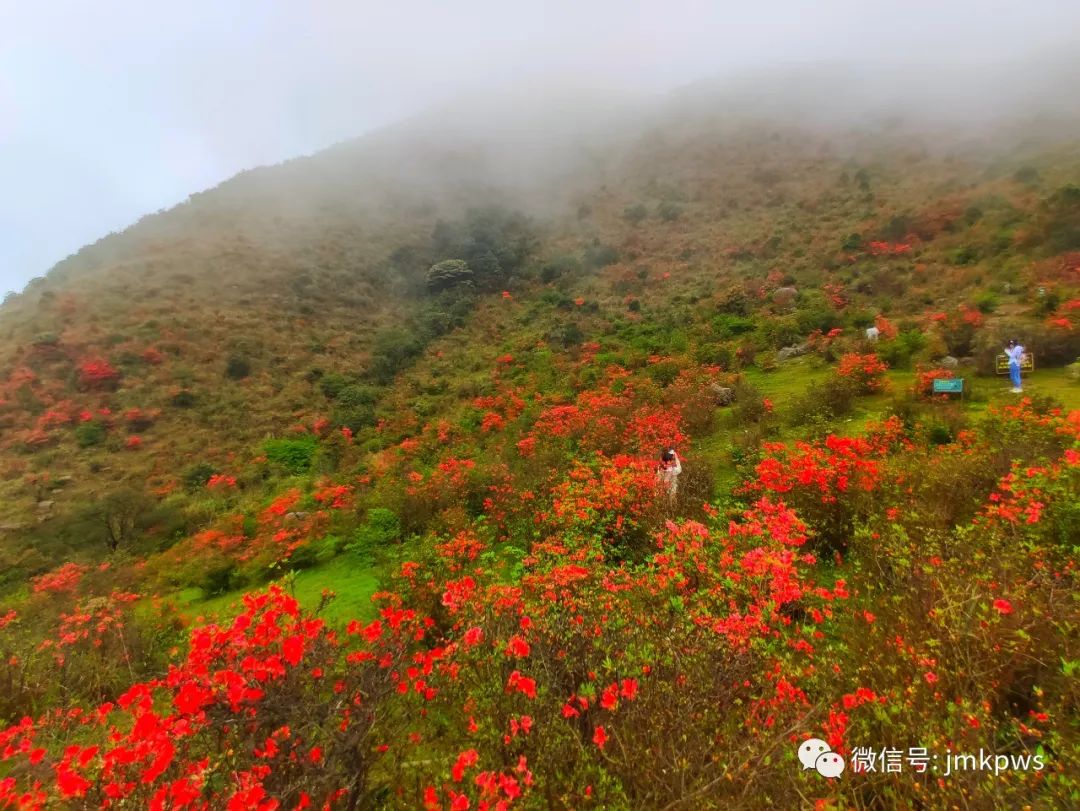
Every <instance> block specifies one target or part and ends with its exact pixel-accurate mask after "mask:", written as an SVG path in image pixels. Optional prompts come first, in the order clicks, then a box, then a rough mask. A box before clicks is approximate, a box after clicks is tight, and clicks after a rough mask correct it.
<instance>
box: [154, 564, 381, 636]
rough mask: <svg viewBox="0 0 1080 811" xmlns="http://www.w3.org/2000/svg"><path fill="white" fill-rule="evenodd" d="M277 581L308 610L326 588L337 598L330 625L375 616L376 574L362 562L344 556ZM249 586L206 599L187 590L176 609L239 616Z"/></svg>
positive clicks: (195, 613) (176, 597)
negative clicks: (373, 604) (241, 603)
mask: <svg viewBox="0 0 1080 811" xmlns="http://www.w3.org/2000/svg"><path fill="white" fill-rule="evenodd" d="M276 582H279V583H282V584H284V585H286V587H287V589H288V590H289V591H290V592H291V593H292V594H293V596H294V597H296V599H297V600H298V601H299V602H300V605H301V606H303V607H304V608H306V609H309V610H313V609H315V608H318V606H319V601H320V600H321V599H322V593H323V590H324V589H329V590H330V591H333V592H335V593H336V594H337V597H336V598H335V599H334V600H333V601H332V602H331V603H330V604H329V605H328V606H327V607H326V609H325V611H324V612H323V617H325V618H326V619H327V620H328V621H329V622H345V621H348V620H351V619H361V620H362V619H370V618H372V617H374V616H375V610H374V607H373V606H372V604H371V595H372V594H374V593H375V592H376V591H378V589H379V579H378V576H377V572H376V571H374V570H373V569H372V568H371V567H370V566H368V565H367V564H365V563H363V562H361V561H360V560H359V559H357V558H356V557H354V556H353V555H350V554H348V553H345V554H343V555H339V556H338V557H336V558H334V559H333V560H332V561H330V562H329V563H325V564H323V565H321V566H315V567H313V568H311V569H305V570H303V571H301V572H297V573H296V575H295V576H294V577H292V578H291V583H290V578H289V577H284V578H281V580H278V581H276ZM251 590H252V589H251V588H250V587H248V588H244V589H238V590H236V591H230V592H228V593H226V594H219V595H216V596H213V597H209V598H204V596H203V593H202V589H200V588H188V589H184V590H183V591H180V592H177V593H176V594H175V595H174V600H175V602H176V605H177V608H178V609H179V611H180V613H181V614H183V615H184V616H186V617H189V618H192V619H196V618H198V617H204V618H205V619H221V618H224V617H228V616H230V615H231V614H234V613H237V612H238V610H239V606H240V598H241V597H242V596H243V594H244V592H245V591H251Z"/></svg>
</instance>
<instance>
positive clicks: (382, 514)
mask: <svg viewBox="0 0 1080 811" xmlns="http://www.w3.org/2000/svg"><path fill="white" fill-rule="evenodd" d="M400 539H401V520H400V519H399V518H398V516H397V513H395V512H394V511H393V510H388V509H387V508H385V507H372V508H371V509H370V510H368V511H367V521H365V522H364V523H363V524H362V525H361V526H360V528H359V529H357V530H356V540H355V541H353V543H352V544H350V545H349V546H348V549H349V551H351V552H354V553H356V554H357V555H360V556H361V557H370V556H371V554H372V553H373V552H374V551H376V550H377V549H379V548H380V547H383V546H387V545H388V544H391V543H394V542H396V541H398V540H400Z"/></svg>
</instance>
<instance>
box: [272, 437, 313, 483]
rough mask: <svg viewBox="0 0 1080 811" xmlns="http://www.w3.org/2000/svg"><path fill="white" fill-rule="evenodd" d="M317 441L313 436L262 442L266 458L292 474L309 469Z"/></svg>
mask: <svg viewBox="0 0 1080 811" xmlns="http://www.w3.org/2000/svg"><path fill="white" fill-rule="evenodd" d="M316 448H317V443H316V441H315V437H313V436H304V437H299V438H297V439H268V440H266V442H264V443H263V453H265V454H266V458H267V459H268V460H269V461H271V462H273V463H274V464H276V465H280V466H281V467H283V468H285V469H286V470H287V471H289V472H290V473H293V474H299V473H306V472H307V471H309V470H310V469H311V460H312V459H314V458H315V450H316Z"/></svg>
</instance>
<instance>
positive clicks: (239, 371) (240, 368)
mask: <svg viewBox="0 0 1080 811" xmlns="http://www.w3.org/2000/svg"><path fill="white" fill-rule="evenodd" d="M250 374H251V362H250V361H249V360H248V359H247V358H245V357H243V356H241V355H233V356H232V357H230V358H229V360H228V362H227V363H226V364H225V377H227V378H229V379H230V380H243V379H244V378H245V377H247V376H248V375H250Z"/></svg>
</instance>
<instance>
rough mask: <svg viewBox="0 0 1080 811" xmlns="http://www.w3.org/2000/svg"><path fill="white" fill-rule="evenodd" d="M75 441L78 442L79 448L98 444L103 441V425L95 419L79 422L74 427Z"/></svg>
mask: <svg viewBox="0 0 1080 811" xmlns="http://www.w3.org/2000/svg"><path fill="white" fill-rule="evenodd" d="M75 441H76V442H78V443H79V447H80V448H89V447H90V446H92V445H100V444H101V443H102V442H104V441H105V426H104V425H102V424H101V423H100V422H98V421H97V420H91V421H90V422H84V423H80V424H79V427H78V428H76V429H75Z"/></svg>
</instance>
